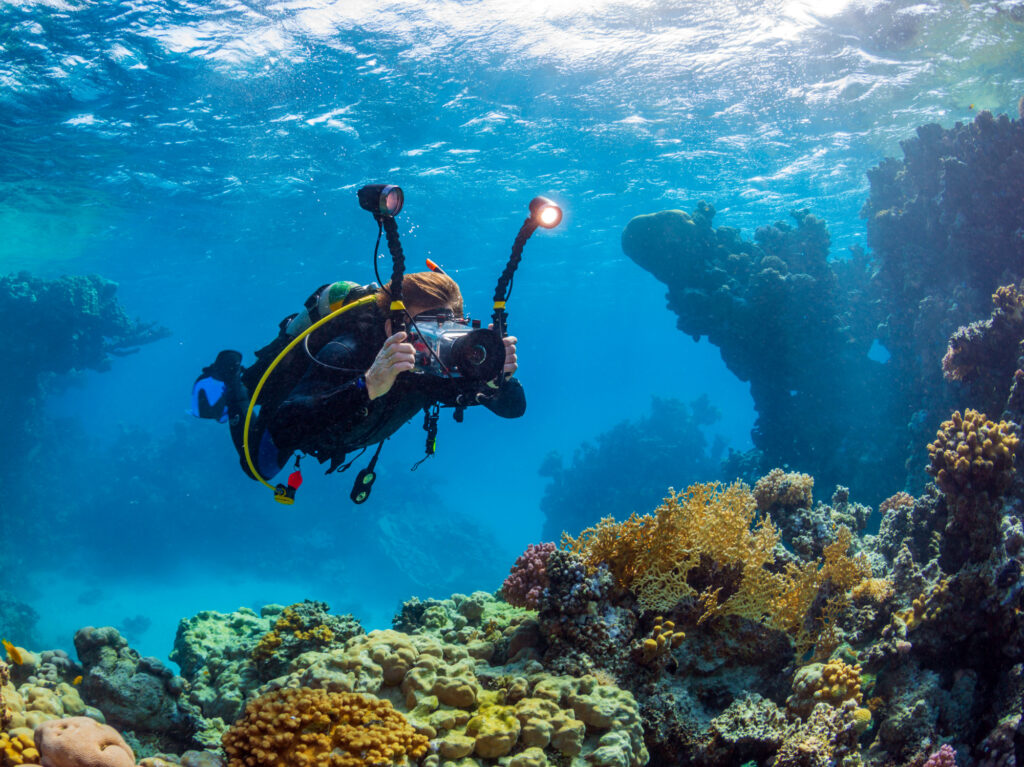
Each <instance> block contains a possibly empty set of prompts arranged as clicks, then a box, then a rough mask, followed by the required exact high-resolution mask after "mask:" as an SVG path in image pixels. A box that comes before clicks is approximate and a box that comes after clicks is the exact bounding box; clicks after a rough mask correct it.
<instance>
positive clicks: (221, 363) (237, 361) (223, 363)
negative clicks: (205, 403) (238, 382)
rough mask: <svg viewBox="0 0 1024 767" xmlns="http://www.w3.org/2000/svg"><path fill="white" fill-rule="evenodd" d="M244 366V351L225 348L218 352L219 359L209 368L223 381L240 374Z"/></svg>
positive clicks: (209, 370) (208, 369)
mask: <svg viewBox="0 0 1024 767" xmlns="http://www.w3.org/2000/svg"><path fill="white" fill-rule="evenodd" d="M241 367H242V353H241V352H236V351H234V350H233V349H225V350H224V351H222V352H220V353H219V354H217V359H215V360H214V361H213V364H212V365H210V367H208V368H207V371H208V372H210V373H212V374H213V375H214V376H216V377H217V378H218V379H219V380H221V381H227V380H229V379H230V378H232V377H234V376H235V375H237V374H238V372H239V370H240V369H241Z"/></svg>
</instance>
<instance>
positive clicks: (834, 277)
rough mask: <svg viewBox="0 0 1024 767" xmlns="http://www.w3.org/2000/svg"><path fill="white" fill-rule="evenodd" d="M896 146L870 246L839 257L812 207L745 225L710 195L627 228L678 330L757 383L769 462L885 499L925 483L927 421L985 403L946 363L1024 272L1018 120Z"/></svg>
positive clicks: (1022, 150) (877, 188) (761, 444)
mask: <svg viewBox="0 0 1024 767" xmlns="http://www.w3.org/2000/svg"><path fill="white" fill-rule="evenodd" d="M901 146H902V149H903V155H904V157H903V159H902V160H898V159H893V158H887V159H886V160H884V161H883V162H882V163H880V164H879V165H878V166H877V167H875V168H873V169H872V170H871V171H869V173H868V179H869V181H870V185H871V193H870V196H869V198H868V200H867V202H866V203H865V205H864V207H863V209H862V211H861V215H862V217H864V218H865V219H866V220H867V240H868V244H869V245H870V247H871V252H870V254H868V253H865V252H863V251H861V250H859V249H855V250H854V251H853V252H852V254H851V255H850V257H849V258H845V259H830V254H829V245H830V243H829V234H828V230H827V228H826V225H825V222H824V221H822V220H820V219H818V218H816V217H815V216H813V215H812V214H810V213H809V212H808V211H794V212H793V213H792V218H793V220H794V223H792V224H791V223H786V222H776V223H775V224H773V225H771V226H764V227H759V228H758V229H757V231H756V232H755V235H754V239H753V241H748V240H744V239H743V238H742V237H741V236H740V235H739V232H738V231H737V230H735V229H732V228H729V227H725V226H721V227H718V228H715V227H714V226H713V225H712V222H713V218H714V216H715V209H714V208H713V207H712V206H710V205H708V204H707V203H703V202H702V203H700V204H699V205H698V206H697V208H696V210H695V211H693V213H692V214H687V213H685V212H683V211H678V210H675V211H661V212H659V213H654V214H649V215H643V216H638V217H636V218H634V219H633V220H632V221H630V222H629V224H628V225H627V226H626V228H625V230H624V231H623V234H622V248H623V250H624V251H625V253H626V255H628V256H629V257H630V258H631V259H632V260H633V261H635V262H636V263H637V264H638V265H639V266H641V267H643V268H644V269H646V270H647V271H649V272H651V273H652V274H653V275H654V276H655V277H657V278H658V279H659V280H661V281H662V282H664V283H665V285H666V286H667V287H668V294H667V298H668V306H669V308H670V309H671V310H672V311H673V312H675V314H676V315H677V317H678V321H677V324H678V327H679V329H680V330H682V331H683V332H684V333H687V334H688V335H691V336H693V337H694V338H695V339H698V338H700V337H702V336H706V337H707V338H708V339H709V340H710V341H711V343H713V344H715V345H716V346H718V347H719V349H720V350H721V354H722V359H723V361H724V362H725V364H726V365H727V366H728V367H729V369H730V370H731V371H732V372H733V373H734V374H735V375H736V376H737V377H738V378H740V379H741V380H743V381H749V382H750V385H751V394H752V395H753V398H754V405H755V407H756V409H757V412H758V419H757V423H756V426H755V428H754V433H753V439H754V444H755V447H756V448H757V450H758V451H760V455H759V456H758V457H757V462H756V465H757V468H758V470H759V471H760V472H764V471H767V470H768V469H769V468H771V467H772V466H776V465H786V466H789V467H791V468H794V469H799V470H801V471H807V472H809V473H811V474H813V475H814V476H815V478H816V479H817V480H818V482H819V484H821V485H824V486H832V485H835V484H839V483H842V484H844V485H847V486H849V487H851V488H852V489H853V490H854V492H855V494H856V495H857V496H858V497H860V498H862V499H865V500H871V501H873V502H877V501H879V500H881V499H882V498H883V497H884V496H885V495H886V494H887V493H888V492H890V491H891V489H892V488H893V487H904V486H906V487H907V488H908V489H920V488H921V487H922V486H923V482H924V476H923V473H922V469H923V467H924V465H925V463H926V456H925V455H924V452H923V446H924V445H925V444H926V443H927V437H928V435H929V434H930V433H931V432H933V431H934V429H935V428H936V427H937V426H938V424H939V422H940V421H941V420H942V419H943V418H945V417H946V416H947V415H948V413H949V412H950V410H952V409H953V408H954V407H961V408H962V407H967V406H982V407H984V406H985V405H983V404H979V403H976V402H973V401H972V392H971V391H969V390H966V389H965V388H964V387H961V386H959V385H958V384H955V383H952V382H951V381H948V380H944V378H943V371H942V367H941V365H940V361H941V359H942V357H943V354H944V352H945V350H946V345H947V339H949V337H950V335H951V334H952V333H953V332H954V331H955V330H956V328H957V327H958V326H960V325H964V324H966V323H968V322H970V321H971V320H981V319H983V318H985V317H986V316H988V314H989V313H990V309H991V304H990V301H991V299H990V297H991V296H992V294H993V292H994V291H995V289H996V288H997V287H998V286H999V285H1007V284H1012V283H1016V282H1019V281H1020V280H1021V278H1022V276H1024V123H1022V121H1019V120H1010V119H1008V118H1007V117H1006V116H1005V115H1004V116H1000V117H998V118H994V117H993V116H992V115H991V114H989V113H987V112H983V113H981V114H979V115H978V116H977V118H976V119H975V120H974V122H973V123H970V124H967V125H964V124H961V123H957V124H956V125H955V126H954V127H953V128H951V129H944V128H942V127H940V126H938V125H927V126H923V127H922V128H919V129H918V131H917V136H916V137H914V138H911V139H908V140H906V141H904V142H902V143H901ZM876 342H877V343H878V344H880V345H881V346H882V347H884V349H885V351H886V352H887V353H888V355H889V357H888V360H887V361H886V362H884V363H882V362H879V361H876V360H875V359H874V358H873V357H875V355H872V354H870V352H871V349H872V346H873V345H874V344H875V343H876ZM975 389H977V387H975Z"/></svg>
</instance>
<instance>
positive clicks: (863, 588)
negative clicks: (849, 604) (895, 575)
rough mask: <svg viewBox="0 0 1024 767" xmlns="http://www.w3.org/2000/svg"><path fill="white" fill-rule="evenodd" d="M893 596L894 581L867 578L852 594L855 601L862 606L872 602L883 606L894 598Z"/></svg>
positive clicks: (854, 588)
mask: <svg viewBox="0 0 1024 767" xmlns="http://www.w3.org/2000/svg"><path fill="white" fill-rule="evenodd" d="M892 595H893V584H892V581H890V580H888V579H886V578H867V579H865V580H863V581H861V582H860V583H858V584H857V585H856V586H854V587H853V590H852V591H851V592H850V596H852V597H853V601H855V602H859V603H860V604H867V603H870V602H874V603H875V604H882V603H883V602H887V601H888V600H889V599H890V598H892Z"/></svg>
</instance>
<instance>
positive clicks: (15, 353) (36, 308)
mask: <svg viewBox="0 0 1024 767" xmlns="http://www.w3.org/2000/svg"><path fill="white" fill-rule="evenodd" d="M116 294H117V283H114V282H111V281H109V280H105V279H103V278H102V277H99V276H98V275H94V274H93V275H88V276H67V277H61V278H59V279H56V280H43V279H40V278H38V277H33V276H32V275H31V274H29V273H27V272H20V273H18V274H10V275H7V276H4V277H0V328H2V329H3V331H4V337H5V338H6V339H7V342H6V345H5V349H4V351H5V356H6V364H7V366H8V369H9V370H17V371H18V375H9V376H4V377H3V381H2V384H0V419H2V420H3V422H4V424H5V425H6V427H5V428H6V430H7V433H8V434H7V436H8V438H7V439H5V440H4V441H3V442H2V443H0V444H3V445H5V446H17V449H18V452H17V453H11V454H8V453H7V451H6V450H5V451H3V452H0V465H2V466H5V467H7V468H8V469H9V468H10V466H11V465H12V462H13V461H14V460H15V459H16V458H17V457H18V456H19V454H20V452H21V451H23V450H24V447H25V445H26V444H31V443H32V440H31V435H30V433H29V428H30V426H31V425H32V424H33V423H34V421H35V419H36V418H37V417H38V415H39V414H38V411H37V407H38V404H39V402H41V401H42V394H43V390H42V388H41V387H42V383H43V382H42V380H41V379H42V376H43V375H44V374H47V373H50V374H58V375H60V374H65V373H68V372H70V371H72V370H85V369H92V370H107V369H108V368H109V367H110V363H111V356H121V355H124V354H130V353H132V352H135V351H138V347H139V346H141V345H143V344H148V343H152V342H154V341H157V340H159V339H161V338H165V337H166V336H168V335H170V331H168V330H167V329H166V328H163V327H159V326H157V325H156V324H154V323H143V322H141V321H140V320H132V319H130V318H129V317H128V315H127V314H126V313H125V310H124V308H123V307H122V306H121V304H120V303H119V302H118V300H117V296H116ZM8 449H9V448H8Z"/></svg>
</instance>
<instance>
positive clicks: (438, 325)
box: [358, 184, 562, 386]
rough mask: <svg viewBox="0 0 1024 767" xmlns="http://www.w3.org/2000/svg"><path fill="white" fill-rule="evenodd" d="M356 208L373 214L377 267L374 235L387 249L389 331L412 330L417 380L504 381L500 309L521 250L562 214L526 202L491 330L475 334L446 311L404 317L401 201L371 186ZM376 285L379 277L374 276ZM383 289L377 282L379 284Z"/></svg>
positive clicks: (387, 188)
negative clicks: (397, 221)
mask: <svg viewBox="0 0 1024 767" xmlns="http://www.w3.org/2000/svg"><path fill="white" fill-rule="evenodd" d="M358 197H359V206H360V207H361V208H363V209H364V210H366V211H369V212H370V213H372V214H373V217H374V219H375V220H376V221H377V224H378V226H379V227H380V230H379V231H378V235H377V246H376V247H375V248H374V254H373V263H374V268H376V265H377V252H378V249H379V247H380V234H381V232H385V233H386V234H387V244H388V249H389V251H390V252H391V258H392V263H393V267H394V271H393V273H392V276H391V286H392V287H391V320H392V327H393V328H395V329H396V331H397V330H405V329H406V325H405V322H406V320H407V319H408V320H409V321H410V322H411V324H412V329H411V330H410V331H409V341H410V342H411V343H412V345H413V348H414V349H415V350H416V367H415V368H414V371H415V372H417V373H420V374H425V375H432V376H437V377H439V378H448V379H462V381H464V382H466V383H467V384H471V385H472V386H475V385H476V384H485V383H488V382H497V383H498V384H499V385H500V383H501V382H502V381H503V380H504V377H503V376H502V375H501V373H502V370H503V369H504V365H505V344H504V341H503V340H502V339H503V338H504V336H505V335H506V333H505V328H506V325H507V319H508V314H507V313H506V311H505V303H506V301H507V300H508V297H509V294H510V293H511V291H512V276H513V275H514V274H515V270H516V268H517V267H518V266H519V261H520V260H521V259H522V254H523V247H524V246H525V244H526V241H527V240H528V239H529V238H530V235H532V234H533V232H534V231H535V230H536V229H537V227H543V228H545V229H552V228H554V227H556V226H558V224H559V223H560V222H561V220H562V210H561V208H559V207H558V206H557V205H556V204H555V203H553V202H552V201H551V200H549V199H547V198H546V197H535V198H533V200H531V201H530V215H529V216H528V217H527V219H526V220H525V221H524V222H523V225H522V227H521V228H520V230H519V234H518V235H516V239H515V241H514V242H513V244H512V255H511V256H510V257H509V260H508V263H507V264H506V266H505V270H504V271H503V272H502V274H501V276H500V277H499V278H498V286H497V288H496V289H495V292H494V314H493V315H492V317H493V324H492V327H491V328H481V327H480V320H472V321H470V320H465V319H461V318H456V317H454V316H453V315H452V313H451V312H450V311H438V312H431V313H429V314H428V313H425V314H421V315H420V316H418V317H416V318H412V317H410V316H409V315H408V312H407V311H406V308H405V305H404V304H403V303H402V278H403V275H404V273H405V256H404V254H403V252H402V246H401V243H400V242H399V239H398V228H397V227H396V226H395V222H394V217H395V216H396V215H397V214H398V212H399V211H400V210H401V209H402V205H403V204H404V201H405V195H404V194H403V193H402V190H401V189H400V188H399V187H397V186H394V185H391V184H372V185H370V186H364V187H363V188H361V189H360V190H359V192H358ZM427 266H429V267H430V268H431V269H432V270H434V271H436V272H441V273H442V274H443V273H444V271H443V270H442V269H441V268H440V267H439V266H437V265H436V264H435V263H434V262H433V261H430V260H429V259H428V260H427ZM377 279H378V281H379V282H381V280H380V275H379V274H378V275H377ZM381 284H383V282H381Z"/></svg>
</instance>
